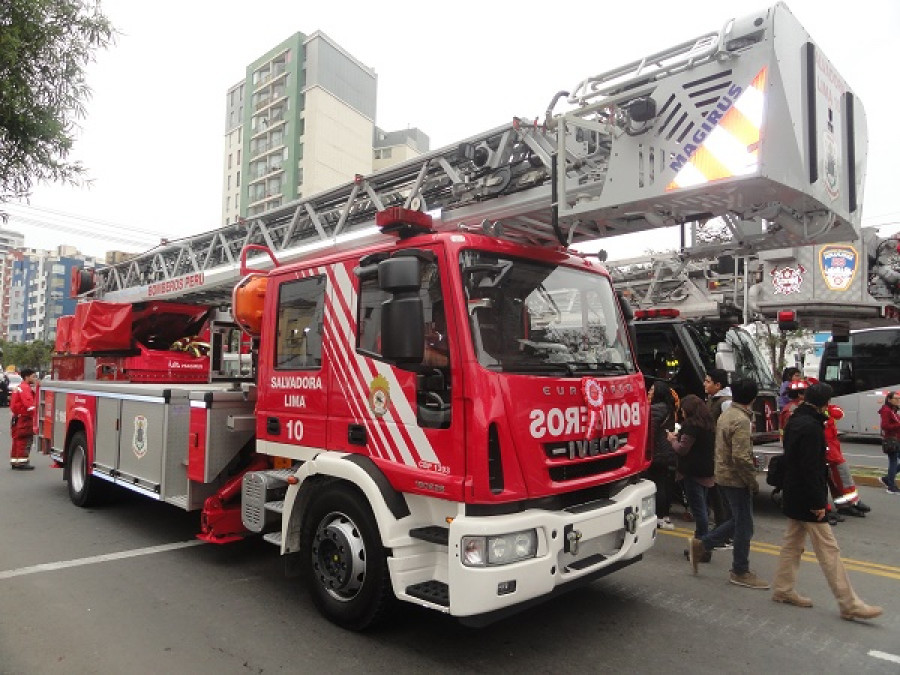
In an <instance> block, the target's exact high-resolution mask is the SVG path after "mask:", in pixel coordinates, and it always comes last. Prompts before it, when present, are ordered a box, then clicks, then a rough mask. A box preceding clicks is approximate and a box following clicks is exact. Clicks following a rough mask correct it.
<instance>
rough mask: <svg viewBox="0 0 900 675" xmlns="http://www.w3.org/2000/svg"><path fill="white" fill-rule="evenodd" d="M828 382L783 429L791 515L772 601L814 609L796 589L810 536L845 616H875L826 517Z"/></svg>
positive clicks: (876, 609) (809, 392)
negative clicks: (861, 595) (856, 587)
mask: <svg viewBox="0 0 900 675" xmlns="http://www.w3.org/2000/svg"><path fill="white" fill-rule="evenodd" d="M832 393H833V392H832V389H831V386H830V385H827V384H824V383H819V384H814V385H812V386H811V387H809V388H808V389H807V390H806V396H805V398H804V400H803V403H801V404H800V405H799V406H797V408H796V409H795V410H794V413H793V414H792V415H791V417H790V419H789V420H788V422H787V425H786V426H785V429H784V459H783V460H782V461H783V462H784V488H783V490H784V502H783V507H782V508H783V510H784V515H786V516H787V517H788V526H787V531H786V532H785V533H784V544H782V546H781V554H780V555H779V557H778V568H777V570H776V571H775V582H774V584H775V588H774V590H773V593H772V600H774V601H775V602H783V603H785V604H788V605H795V606H796V607H812V604H813V603H812V600H810V599H809V598H807V597H804V596H802V595H800V594H799V593H797V591H795V590H794V583H795V582H796V581H797V570H798V568H799V567H800V556H801V555H802V553H803V544H804V542H805V541H806V537H807V535H809V539H810V541H811V542H812V547H813V551H815V553H816V559H817V560H818V561H819V566H820V567H821V568H822V572H823V573H824V574H825V579H826V580H827V581H828V585H829V586H830V587H831V592H832V593H834V597H835V598H836V599H837V601H838V606H839V607H840V611H841V618H842V619H846V620H848V621H852V620H854V619H874V618H875V617H878V616H881V614H882V612H883V610H882V609H881V607H874V606H872V605H867V604H866V603H864V602H863V601H862V600H860V599H859V596H857V595H856V593H855V592H854V591H853V587H852V586H851V585H850V579H849V577H848V576H847V570H846V569H844V563H843V562H842V561H841V549H840V548H839V547H838V544H837V540H836V539H835V538H834V532H833V531H832V529H831V526H830V525H829V524H828V521H826V520H825V513H826V507H827V506H828V468H827V465H826V463H825V430H824V424H825V421H826V419H827V414H826V410H827V408H828V401H829V399H831V395H832Z"/></svg>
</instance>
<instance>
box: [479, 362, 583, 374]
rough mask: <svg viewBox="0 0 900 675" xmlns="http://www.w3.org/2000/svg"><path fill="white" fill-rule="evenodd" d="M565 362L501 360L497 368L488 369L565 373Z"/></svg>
mask: <svg viewBox="0 0 900 675" xmlns="http://www.w3.org/2000/svg"><path fill="white" fill-rule="evenodd" d="M568 365H569V364H567V363H535V362H533V361H531V362H529V361H515V362H510V361H503V362H501V363H500V364H499V368H497V367H496V366H493V367H491V368H490V370H499V371H500V372H504V373H508V372H517V373H566V372H567V371H568V367H567V366H568Z"/></svg>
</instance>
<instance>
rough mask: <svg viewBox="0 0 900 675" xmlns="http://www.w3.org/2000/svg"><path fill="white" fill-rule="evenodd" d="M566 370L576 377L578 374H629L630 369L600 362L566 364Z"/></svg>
mask: <svg viewBox="0 0 900 675" xmlns="http://www.w3.org/2000/svg"><path fill="white" fill-rule="evenodd" d="M564 365H565V366H566V369H567V370H568V371H569V374H570V375H573V376H574V375H576V374H577V373H604V374H609V373H613V374H616V373H622V374H627V373H628V368H626V367H625V364H624V363H618V362H614V361H600V362H598V363H579V362H576V363H566V364H564Z"/></svg>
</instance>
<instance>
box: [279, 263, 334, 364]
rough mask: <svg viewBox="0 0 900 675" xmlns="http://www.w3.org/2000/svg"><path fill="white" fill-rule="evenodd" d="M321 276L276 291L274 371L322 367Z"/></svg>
mask: <svg viewBox="0 0 900 675" xmlns="http://www.w3.org/2000/svg"><path fill="white" fill-rule="evenodd" d="M325 289H326V283H325V277H324V276H318V277H311V278H309V279H298V280H297V281H289V282H286V283H283V284H281V286H280V287H279V289H278V325H277V332H276V338H275V340H276V342H275V368H276V369H278V370H307V369H308V370H317V369H319V368H320V367H321V366H322V330H323V321H324V316H325Z"/></svg>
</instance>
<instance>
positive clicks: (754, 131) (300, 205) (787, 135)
mask: <svg viewBox="0 0 900 675" xmlns="http://www.w3.org/2000/svg"><path fill="white" fill-rule="evenodd" d="M776 24H777V26H778V31H777V33H776V31H775V25H776ZM561 101H565V102H566V104H567V105H568V106H574V107H571V109H569V110H568V111H565V112H560V113H556V112H554V108H555V107H556V106H557V104H559V103H560V102H561ZM866 143H867V138H866V123H865V113H864V110H863V107H862V105H861V104H860V103H859V101H858V100H857V99H856V98H855V97H854V95H853V94H852V92H851V90H850V89H849V87H848V86H847V85H846V83H844V81H843V80H842V79H841V77H840V75H839V74H838V73H837V72H836V71H835V69H834V68H833V67H832V66H831V64H830V63H829V62H828V60H827V58H825V56H824V55H822V54H821V53H820V52H819V51H818V49H817V47H816V46H815V44H814V43H813V42H812V41H811V39H810V37H809V35H808V34H807V33H806V32H805V30H804V29H803V28H802V27H801V26H800V25H799V23H797V21H796V20H795V19H794V17H793V16H792V15H791V14H790V12H789V11H788V9H787V8H786V7H785V6H784V5H783V4H778V5H775V6H774V7H772V8H770V9H768V10H763V11H761V12H757V13H755V14H752V15H749V16H746V17H741V18H739V19H735V20H732V21H729V22H727V23H726V24H725V26H724V27H723V28H722V29H721V30H720V31H718V32H713V33H706V34H704V35H701V36H700V37H698V38H696V39H694V40H690V41H686V42H683V43H680V44H678V45H676V46H675V47H672V48H670V49H667V50H663V51H658V52H655V53H653V54H651V55H649V56H647V57H645V58H643V59H639V60H637V61H633V62H631V63H629V64H626V65H625V66H622V67H620V68H616V69H614V70H611V71H609V72H606V73H601V74H600V75H596V76H593V77H590V78H587V79H585V80H583V81H581V82H579V83H578V84H577V85H576V87H575V88H574V89H573V91H572V92H567V91H560V92H558V93H557V94H556V95H554V96H553V97H552V99H551V102H550V104H549V107H548V109H547V111H546V113H545V115H544V117H543V118H540V117H535V118H513V120H512V121H511V123H509V124H506V125H502V126H500V127H497V128H495V129H492V130H490V131H487V132H485V133H483V134H478V135H476V136H473V137H471V138H468V139H465V140H463V141H461V142H459V143H456V144H454V145H451V146H448V147H445V148H442V149H440V150H436V151H434V152H431V153H429V154H426V155H423V156H421V157H418V158H415V159H412V160H409V161H407V162H405V163H403V164H400V165H397V166H394V167H390V168H388V169H385V170H383V171H380V172H377V173H375V174H372V175H370V176H357V177H356V178H355V180H353V181H351V182H349V183H347V184H345V185H342V186H339V187H336V188H334V189H332V190H328V191H325V192H322V193H320V194H317V195H313V196H310V197H308V198H304V199H301V200H299V201H297V202H294V203H292V204H288V205H285V206H284V207H281V208H278V209H276V210H273V211H270V212H268V213H265V214H262V215H260V216H257V217H253V218H250V219H248V220H247V221H246V222H240V223H237V224H233V225H229V226H227V227H224V228H222V229H219V230H215V231H212V232H208V233H205V234H202V235H197V236H194V237H189V238H186V239H183V240H179V241H177V242H174V243H172V244H170V245H167V246H162V247H160V248H157V249H154V250H152V251H149V252H147V253H145V254H143V255H141V256H138V257H136V258H135V259H133V260H131V261H129V262H126V263H122V264H119V265H116V266H113V267H110V268H106V269H104V270H100V271H99V272H98V276H99V278H98V284H97V288H96V290H95V291H94V293H95V295H97V296H103V297H105V299H108V300H113V301H116V300H117V301H132V302H134V301H139V300H143V299H148V298H152V297H155V298H160V299H163V298H168V299H175V298H178V299H181V300H190V301H200V302H227V300H228V299H229V294H230V290H231V288H232V286H233V285H234V283H235V282H236V281H237V279H238V275H239V267H240V265H239V257H240V251H241V249H242V248H243V247H244V246H246V245H248V244H259V245H264V246H266V247H268V248H269V249H271V250H272V251H273V252H274V253H275V255H276V256H277V257H278V258H279V260H280V261H281V262H291V261H294V260H299V259H300V258H302V257H304V256H309V255H311V254H313V253H315V252H317V251H320V250H323V249H324V248H326V247H337V246H342V245H346V246H354V245H359V244H360V243H361V238H362V237H366V236H371V237H376V236H379V235H378V234H377V231H376V230H374V228H373V221H374V216H375V213H376V212H378V211H381V210H383V209H385V208H388V207H392V206H404V207H406V208H411V209H416V210H421V211H427V212H429V213H431V214H433V215H435V216H436V227H437V228H438V229H445V230H452V229H456V228H478V227H482V226H484V225H485V224H486V225H489V227H488V228H487V230H488V231H489V232H490V233H491V234H494V235H497V236H504V237H507V238H510V239H513V240H517V241H520V242H525V243H529V244H533V245H537V246H552V247H559V246H569V245H572V244H576V243H581V242H585V241H588V240H593V239H598V238H602V237H609V236H616V235H622V234H632V233H637V232H643V231H650V230H654V229H657V228H661V227H667V226H672V225H685V224H691V226H697V225H698V224H703V223H706V222H707V221H709V220H710V219H715V218H721V219H722V220H723V221H724V223H725V224H726V225H727V229H728V231H729V232H730V238H729V239H727V240H723V241H721V242H717V243H716V244H715V245H708V244H707V245H705V248H706V249H707V250H708V252H710V253H712V254H717V253H719V252H729V253H732V254H738V255H743V254H746V253H748V252H751V251H756V250H765V249H772V248H783V247H787V246H800V245H807V244H816V243H826V242H831V241H842V240H843V241H849V240H853V239H855V238H856V236H857V229H858V225H859V222H860V219H861V212H860V204H861V197H862V187H863V176H864V173H865V163H866ZM250 262H251V265H252V266H253V267H256V268H258V269H265V268H266V266H267V265H271V263H270V262H269V261H268V259H259V260H251V261H250Z"/></svg>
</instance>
